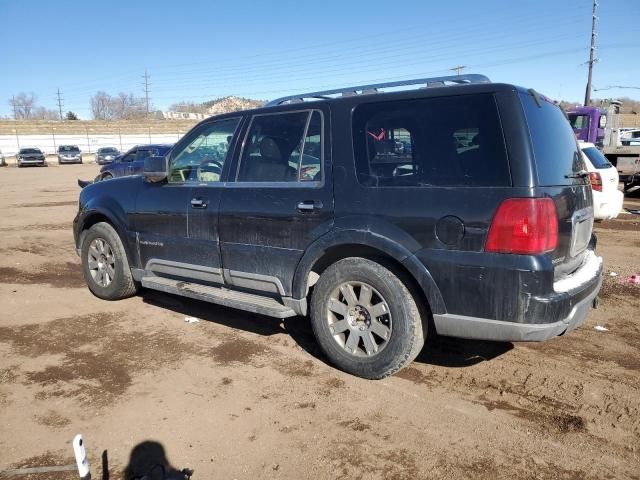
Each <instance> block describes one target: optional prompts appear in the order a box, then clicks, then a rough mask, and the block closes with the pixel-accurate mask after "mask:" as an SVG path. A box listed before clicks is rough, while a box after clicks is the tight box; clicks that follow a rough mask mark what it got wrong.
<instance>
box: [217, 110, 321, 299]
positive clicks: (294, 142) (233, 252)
mask: <svg viewBox="0 0 640 480" xmlns="http://www.w3.org/2000/svg"><path fill="white" fill-rule="evenodd" d="M328 130H329V110H328V108H327V107H326V106H322V108H318V109H313V110H312V109H305V110H289V111H284V112H282V111H280V112H277V113H264V114H256V115H254V116H253V117H252V118H251V121H250V123H249V125H248V127H247V129H246V133H245V134H244V141H243V147H242V152H241V154H240V156H239V161H238V164H237V168H236V169H235V172H234V173H235V176H234V178H235V181H231V182H229V183H227V184H226V186H225V188H224V191H223V193H222V201H221V204H220V214H219V232H220V250H221V255H222V266H223V272H224V276H225V283H228V284H230V285H233V286H235V287H238V288H244V289H249V290H257V291H261V292H265V293H270V294H274V295H278V294H279V295H283V296H288V295H290V290H291V283H292V279H293V275H294V271H295V268H296V266H297V264H298V262H299V260H300V258H301V257H302V255H303V253H304V251H305V249H306V248H307V246H308V245H309V244H311V243H312V242H313V241H314V240H315V239H317V238H318V237H320V236H321V235H323V234H324V233H326V232H327V231H328V230H329V229H330V228H331V225H332V224H333V185H332V176H331V159H330V146H329V138H330V136H329V133H328Z"/></svg>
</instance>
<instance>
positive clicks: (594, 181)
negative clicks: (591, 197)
mask: <svg viewBox="0 0 640 480" xmlns="http://www.w3.org/2000/svg"><path fill="white" fill-rule="evenodd" d="M589 181H590V182H591V188H592V189H594V190H595V191H596V192H601V191H602V176H601V175H600V174H599V173H598V172H589Z"/></svg>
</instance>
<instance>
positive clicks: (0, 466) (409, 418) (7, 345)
mask: <svg viewBox="0 0 640 480" xmlns="http://www.w3.org/2000/svg"><path fill="white" fill-rule="evenodd" d="M96 171H97V167H96V166H95V165H69V166H62V167H57V166H55V165H52V166H51V167H50V168H30V169H17V168H6V169H0V180H1V184H2V189H1V191H0V219H1V220H0V470H4V469H10V468H19V467H28V466H29V467H30V466H50V465H68V464H70V463H73V458H72V451H71V446H70V442H71V439H72V438H73V436H74V435H75V434H76V433H79V432H81V433H83V434H84V436H85V441H86V445H87V447H88V452H89V455H90V461H91V465H92V472H93V476H94V478H112V479H118V478H122V477H123V475H124V473H123V472H124V471H125V470H126V469H128V471H129V472H138V473H145V472H147V471H149V470H150V469H152V468H154V467H155V468H157V470H156V473H157V471H158V470H160V467H158V465H162V468H164V469H165V470H167V471H169V470H171V469H172V468H175V469H178V470H180V469H182V468H185V467H188V468H192V469H194V470H195V475H194V477H193V478H194V479H212V478H238V479H242V478H247V479H252V478H279V479H299V478H319V479H325V478H326V479H333V478H360V479H382V478H397V479H415V478H438V479H454V478H478V479H495V478H504V479H514V478H525V479H567V480H569V479H571V480H574V479H575V480H577V479H603V478H611V479H613V478H615V479H623V478H628V479H638V478H640V400H639V398H640V395H639V394H640V352H639V349H640V316H639V315H638V313H639V309H640V286H635V285H630V284H628V283H625V280H626V278H627V277H628V276H629V275H631V274H633V273H636V272H640V254H639V252H640V217H638V216H635V215H623V216H621V218H620V219H618V220H614V221H609V222H604V223H602V224H600V225H598V226H597V227H596V231H597V233H598V236H599V243H598V251H599V253H600V254H601V255H602V256H603V257H604V259H605V265H606V275H607V276H606V277H605V284H604V288H603V292H602V295H601V303H600V308H599V309H597V310H594V311H592V313H591V314H590V316H589V319H588V321H587V322H586V324H585V325H583V326H582V327H581V328H579V329H578V330H576V331H575V332H573V333H571V334H570V335H568V336H566V337H562V338H558V339H556V340H554V341H550V342H547V343H543V344H510V343H506V344H505V343H488V342H470V341H461V340H454V339H444V338H440V339H432V340H431V341H430V342H429V343H428V345H427V347H426V348H425V349H424V351H423V352H422V353H421V355H420V357H419V358H418V360H417V361H416V362H415V363H414V364H412V365H411V366H409V367H408V368H406V369H405V370H403V371H401V372H400V373H399V374H397V375H396V376H394V377H391V378H388V379H385V380H382V381H377V382H373V381H365V380H361V379H358V378H354V377H351V376H348V375H345V374H343V373H341V372H339V371H337V370H335V369H333V368H332V367H330V366H329V365H327V364H326V363H325V361H324V359H323V358H322V356H321V355H320V353H319V351H318V349H317V347H316V345H315V343H314V340H313V337H312V334H311V329H310V327H309V324H308V321H307V320H305V319H303V318H295V319H289V320H286V321H284V322H280V321H277V320H274V319H271V318H267V317H261V316H258V315H252V314H247V313H243V312H237V311H234V310H230V309H225V308H222V307H217V306H214V305H209V304H205V303H201V302H196V301H191V300H186V299H182V298H178V297H172V296H165V295H161V294H158V293H154V292H148V291H143V292H142V293H141V294H140V295H138V296H136V297H134V298H131V299H128V300H125V301H120V302H105V301H101V300H99V299H97V298H95V297H93V296H92V295H91V294H90V293H89V291H88V290H87V289H86V288H85V287H84V284H83V281H82V274H81V271H80V266H79V260H78V258H77V257H76V255H75V252H74V249H73V242H72V233H71V229H70V225H71V221H72V219H73V216H74V214H75V208H76V207H75V203H76V200H77V196H78V192H79V189H78V187H77V186H76V183H75V181H76V178H78V177H80V178H84V179H89V178H93V177H94V176H95V174H96ZM639 205H640V200H639V199H638V198H631V199H629V201H628V206H629V207H631V208H639ZM610 272H615V273H617V276H610V275H609V273H610ZM185 316H195V317H198V318H200V319H202V321H200V322H199V323H195V324H188V323H185V322H184V317H185ZM597 325H599V326H604V327H606V328H607V329H608V331H605V332H601V331H597V330H595V329H594V327H595V326H597ZM107 471H108V472H109V475H108V476H105V475H104V474H103V472H107ZM16 478H20V477H16ZM22 478H32V479H34V480H41V479H45V478H46V479H53V478H57V479H58V478H59V479H65V478H76V477H74V476H73V475H71V474H67V473H56V474H40V475H31V476H29V477H22ZM154 478H155V477H154Z"/></svg>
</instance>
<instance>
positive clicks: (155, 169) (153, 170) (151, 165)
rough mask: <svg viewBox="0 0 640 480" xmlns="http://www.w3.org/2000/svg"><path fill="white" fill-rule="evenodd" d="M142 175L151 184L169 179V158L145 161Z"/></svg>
mask: <svg viewBox="0 0 640 480" xmlns="http://www.w3.org/2000/svg"><path fill="white" fill-rule="evenodd" d="M142 175H143V176H144V178H146V179H147V180H148V181H150V182H154V183H157V182H161V181H162V180H164V179H165V178H167V157H147V158H145V159H144V169H143V171H142Z"/></svg>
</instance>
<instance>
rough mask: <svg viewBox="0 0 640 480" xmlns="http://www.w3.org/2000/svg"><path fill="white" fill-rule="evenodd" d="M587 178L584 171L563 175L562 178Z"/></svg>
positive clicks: (586, 173)
mask: <svg viewBox="0 0 640 480" xmlns="http://www.w3.org/2000/svg"><path fill="white" fill-rule="evenodd" d="M588 176H589V172H587V171H586V170H580V171H578V172H575V173H570V174H569V175H565V176H564V178H584V177H588Z"/></svg>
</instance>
